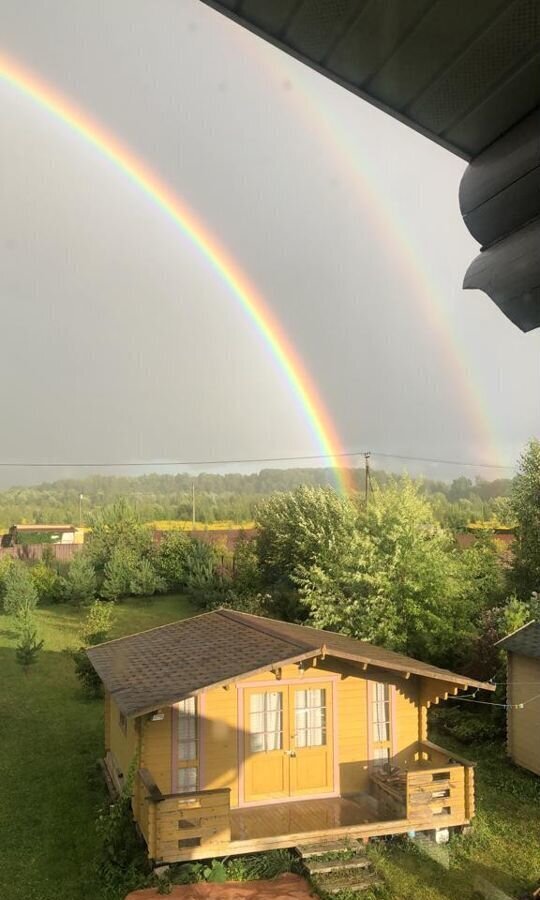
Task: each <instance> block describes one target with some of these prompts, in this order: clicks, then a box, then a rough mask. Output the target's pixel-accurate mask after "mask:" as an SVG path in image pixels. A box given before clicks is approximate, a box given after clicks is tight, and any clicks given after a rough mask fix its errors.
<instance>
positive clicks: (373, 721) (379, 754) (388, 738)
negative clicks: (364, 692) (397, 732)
mask: <svg viewBox="0 0 540 900" xmlns="http://www.w3.org/2000/svg"><path fill="white" fill-rule="evenodd" d="M391 691H392V688H391V686H390V685H388V684H383V683H382V682H376V683H373V682H371V683H370V685H369V698H370V710H369V716H370V720H369V727H370V731H371V745H372V747H371V761H372V763H373V765H374V766H375V767H376V768H384V767H385V766H388V765H389V764H390V760H391V756H392V703H391Z"/></svg>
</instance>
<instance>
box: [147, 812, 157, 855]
mask: <svg viewBox="0 0 540 900" xmlns="http://www.w3.org/2000/svg"><path fill="white" fill-rule="evenodd" d="M145 802H146V803H147V804H148V856H149V857H150V859H156V856H157V816H158V811H157V803H154V801H153V800H150V799H147V800H146V801H145Z"/></svg>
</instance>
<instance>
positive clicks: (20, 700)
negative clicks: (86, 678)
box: [0, 596, 540, 900]
mask: <svg viewBox="0 0 540 900" xmlns="http://www.w3.org/2000/svg"><path fill="white" fill-rule="evenodd" d="M189 613H190V608H189V605H188V603H187V602H186V600H185V598H182V597H179V596H174V597H160V598H158V599H155V600H152V601H149V602H144V601H140V600H137V601H134V600H130V601H127V602H125V603H123V604H120V605H119V606H118V608H117V622H116V625H115V629H114V633H113V637H117V636H119V635H121V634H127V633H129V632H133V631H141V630H144V629H145V628H152V627H153V626H154V625H161V624H164V623H166V622H170V621H174V620H175V619H178V618H182V617H183V616H186V615H189ZM81 617H82V614H81V613H79V612H78V611H77V610H74V609H72V608H70V607H65V606H56V607H48V608H46V609H42V610H40V611H39V612H38V618H39V626H40V630H41V634H42V636H43V637H44V639H45V648H44V650H43V651H42V654H41V656H40V659H39V662H38V663H37V665H36V666H35V667H34V669H33V671H32V672H31V674H30V675H28V676H24V675H23V673H22V671H21V669H20V668H19V666H17V664H16V662H15V652H14V645H15V636H14V634H13V632H12V630H11V625H10V619H9V618H8V617H6V616H2V615H0V673H1V678H2V680H1V689H0V784H1V794H0V898H2V900H4V898H6V900H101V898H100V891H99V886H98V885H97V884H96V881H95V877H94V874H93V859H94V855H95V852H96V837H95V828H94V821H95V813H96V808H97V807H98V806H99V804H100V803H101V801H102V800H103V798H104V790H103V786H102V784H101V780H100V777H99V775H98V772H97V769H96V760H97V759H98V757H99V756H100V754H101V753H102V748H103V738H102V704H101V702H100V701H89V700H86V699H85V698H84V696H83V695H82V693H81V691H80V689H79V686H78V683H77V681H76V679H75V677H74V674H73V664H72V661H71V659H70V658H69V657H68V656H67V655H66V654H64V653H62V651H63V650H64V649H65V648H66V647H74V646H76V644H77V635H78V631H79V627H80V620H81ZM435 740H437V742H438V743H440V744H443V745H444V746H446V747H448V748H449V749H454V750H455V752H461V754H462V755H464V756H467V757H469V758H472V759H477V760H478V764H479V765H478V770H477V774H478V778H477V781H478V816H477V818H476V820H475V826H474V830H473V834H472V836H471V837H468V838H457V839H453V840H452V842H451V844H450V845H449V848H443V849H442V850H441V852H440V857H439V858H438V859H436V860H433V859H430V858H429V857H428V856H426V855H425V854H423V853H420V852H415V851H414V850H411V849H404V848H403V846H402V843H400V842H396V843H394V844H390V845H388V846H387V847H386V848H385V849H384V850H381V852H378V851H377V850H375V855H376V857H377V862H378V866H379V868H380V871H381V873H383V874H384V876H385V879H386V886H385V887H384V888H383V890H382V891H381V892H380V893H379V894H378V895H377V896H378V897H379V898H384V900H472V897H473V887H472V885H473V880H474V878H475V876H477V875H480V876H482V877H484V878H487V879H489V880H490V881H492V882H493V883H494V884H496V885H498V886H499V887H500V888H502V889H505V890H506V891H508V892H509V893H510V894H514V896H519V895H520V894H522V893H523V891H524V890H525V889H526V888H528V887H530V886H531V885H532V884H533V883H535V881H537V880H538V879H540V778H535V777H534V776H532V775H528V774H527V773H525V772H522V771H520V770H518V769H516V768H515V767H513V766H512V765H510V764H509V763H508V762H507V761H506V759H505V758H504V751H503V749H502V748H495V749H493V748H486V747H483V748H463V747H458V745H454V744H453V743H452V742H451V741H450V740H449V739H448V738H446V737H441V736H435ZM366 900H367V897H366Z"/></svg>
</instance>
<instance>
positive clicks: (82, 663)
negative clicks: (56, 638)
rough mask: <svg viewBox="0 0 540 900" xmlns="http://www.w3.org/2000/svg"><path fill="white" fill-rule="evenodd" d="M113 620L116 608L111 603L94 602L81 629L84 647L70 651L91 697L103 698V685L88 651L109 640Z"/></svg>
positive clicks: (79, 675)
mask: <svg viewBox="0 0 540 900" xmlns="http://www.w3.org/2000/svg"><path fill="white" fill-rule="evenodd" d="M113 620H114V606H113V605H112V604H111V603H103V602H102V601H101V600H94V602H93V603H92V605H91V606H90V609H89V611H88V615H87V616H86V619H85V621H84V623H83V626H82V629H81V640H82V645H81V646H80V647H79V648H78V649H77V650H70V651H69V655H70V656H71V658H72V660H73V662H74V664H75V674H76V676H77V678H78V679H79V681H80V682H81V685H82V687H83V689H84V690H85V692H86V693H87V694H88V695H89V696H90V697H100V696H101V694H102V684H101V679H100V677H99V675H98V674H97V672H96V670H95V669H94V667H93V665H92V663H91V662H90V660H89V659H88V655H87V653H86V650H87V648H88V647H91V646H95V645H96V644H101V643H102V642H103V641H106V640H107V638H108V636H109V631H110V629H111V626H112V623H113Z"/></svg>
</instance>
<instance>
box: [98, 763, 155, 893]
mask: <svg viewBox="0 0 540 900" xmlns="http://www.w3.org/2000/svg"><path fill="white" fill-rule="evenodd" d="M134 772H135V765H134V764H132V765H131V767H130V771H129V774H128V777H127V779H126V783H125V785H124V787H123V789H122V793H121V794H120V796H119V797H118V799H117V800H116V801H115V802H114V803H110V802H107V803H105V804H104V805H103V806H102V808H101V810H100V811H99V814H98V819H97V823H96V827H97V832H98V836H99V839H100V854H99V858H98V861H97V869H98V875H99V878H100V881H101V883H102V885H103V893H104V896H105V897H106V898H110V900H118V898H119V897H124V896H125V894H126V893H128V892H129V891H132V890H135V889H137V888H141V887H145V886H146V885H148V884H152V883H153V881H154V880H155V879H153V878H152V875H151V867H150V863H149V861H148V858H147V856H146V852H145V849H144V847H143V844H142V842H141V841H140V839H139V837H138V835H137V832H136V830H135V823H134V821H133V814H132V811H131V793H132V788H133V777H134Z"/></svg>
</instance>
